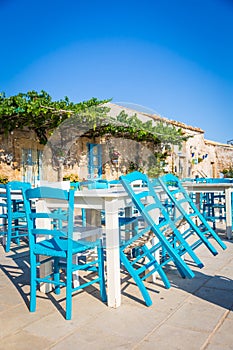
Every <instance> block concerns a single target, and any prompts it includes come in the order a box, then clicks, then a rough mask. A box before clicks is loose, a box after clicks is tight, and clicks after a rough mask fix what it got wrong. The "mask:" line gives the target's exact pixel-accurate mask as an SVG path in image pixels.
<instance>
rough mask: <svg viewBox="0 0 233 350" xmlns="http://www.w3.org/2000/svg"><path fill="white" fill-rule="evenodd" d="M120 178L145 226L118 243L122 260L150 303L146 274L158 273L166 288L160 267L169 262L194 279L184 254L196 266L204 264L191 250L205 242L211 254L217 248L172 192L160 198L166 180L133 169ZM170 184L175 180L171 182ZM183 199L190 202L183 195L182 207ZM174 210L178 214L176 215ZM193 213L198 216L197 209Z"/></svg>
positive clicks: (167, 281)
mask: <svg viewBox="0 0 233 350" xmlns="http://www.w3.org/2000/svg"><path fill="white" fill-rule="evenodd" d="M120 180H121V182H122V185H123V186H124V188H125V190H126V191H127V193H128V194H129V196H130V197H131V198H132V201H133V203H134V205H135V206H136V208H137V209H138V210H139V212H140V214H141V215H142V217H143V219H144V221H145V227H144V228H143V229H141V230H139V231H138V233H137V234H135V235H134V236H133V237H131V238H130V239H129V240H126V241H122V242H121V247H120V258H121V263H122V264H123V265H124V267H125V268H126V270H127V271H128V272H129V274H130V275H131V276H132V278H133V279H134V281H135V282H136V284H137V286H138V287H139V290H140V292H141V294H142V296H143V298H144V300H145V303H146V305H147V306H150V305H151V304H152V301H151V298H150V295H149V293H148V291H147V289H146V287H145V285H144V283H143V282H144V280H145V279H146V278H147V277H149V276H150V275H151V274H153V273H155V272H157V273H158V274H159V275H160V277H161V279H162V281H163V283H164V285H165V287H166V288H169V287H170V283H169V280H168V278H167V276H166V274H165V272H164V269H163V267H164V266H165V265H167V264H168V263H171V262H172V263H173V264H174V265H175V267H176V268H177V269H178V271H179V273H180V275H181V276H182V277H184V278H185V277H188V278H193V277H194V272H193V271H192V270H191V269H190V267H189V266H188V264H187V263H186V262H185V260H184V254H187V255H189V257H190V258H191V259H192V261H193V262H194V263H195V264H196V265H197V266H198V267H199V268H202V267H203V266H204V265H203V263H202V262H201V261H200V259H199V258H198V256H197V255H196V253H195V251H194V250H195V249H196V248H197V247H198V246H199V245H201V244H202V243H204V244H205V245H206V246H207V247H208V249H209V250H210V251H211V252H212V253H213V254H214V255H216V254H217V251H216V249H215V248H214V247H213V245H212V244H211V243H210V242H209V240H208V238H207V236H206V235H207V232H200V231H199V229H198V228H197V226H195V225H194V224H193V223H192V224H191V216H190V217H189V216H188V214H187V213H186V212H185V211H183V209H182V211H181V208H179V206H178V204H177V201H176V200H174V194H173V195H172V196H167V198H165V200H164V199H163V200H161V199H160V198H159V194H158V192H160V194H162V193H163V194H164V191H166V190H167V187H166V186H165V185H164V187H162V183H163V184H164V183H165V179H161V182H158V181H157V180H156V181H155V180H154V181H152V182H151V181H150V180H149V179H148V177H147V176H146V175H145V174H142V173H140V172H134V173H131V174H128V175H126V176H121V177H120ZM138 180H141V181H142V182H143V184H144V187H143V188H141V189H140V190H139V191H138V190H137V189H136V188H134V186H133V183H134V182H135V181H138ZM162 180H164V181H162ZM166 180H167V179H166ZM171 180H172V181H173V180H176V179H175V178H172V179H169V184H170V183H171V182H170V181H171ZM173 185H174V183H172V186H173ZM184 201H188V203H190V202H189V201H191V199H190V197H189V196H188V195H187V198H186V194H185V199H184V198H183V200H182V201H181V202H179V205H181V207H182V203H183V202H184ZM191 207H192V205H191ZM193 210H194V209H193ZM176 212H179V213H180V214H179V215H178V214H177V213H176ZM195 214H196V215H199V213H197V209H196V208H195ZM184 220H185V221H186V222H188V223H189V227H188V228H187V229H186V230H184V229H183V227H181V223H182V222H183V221H184ZM203 222H204V223H205V224H206V225H207V226H206V231H207V230H208V234H209V235H211V237H213V238H214V239H215V240H216V241H217V242H218V243H219V245H220V246H221V247H222V248H223V249H225V248H226V246H225V244H224V243H223V242H222V241H221V240H220V239H219V237H218V236H217V235H216V234H215V232H214V231H213V230H212V229H211V228H210V227H209V225H208V223H207V222H206V221H205V220H203ZM191 235H192V238H193V237H194V238H195V239H194V242H193V239H192V242H191V243H190V242H189V237H190V236H191ZM135 247H137V254H136V255H134V256H133V257H132V254H129V251H130V250H131V249H135Z"/></svg>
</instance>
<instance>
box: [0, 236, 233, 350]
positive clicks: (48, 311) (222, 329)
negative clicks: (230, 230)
mask: <svg viewBox="0 0 233 350" xmlns="http://www.w3.org/2000/svg"><path fill="white" fill-rule="evenodd" d="M220 235H221V236H222V238H223V239H224V236H225V233H224V231H223V232H220ZM226 244H227V247H228V248H227V250H225V251H222V250H221V248H219V247H218V246H217V245H216V244H214V245H215V246H216V248H217V249H218V251H219V254H218V255H217V256H216V257H214V256H212V255H211V254H210V253H209V251H208V250H207V249H206V248H205V247H204V246H201V247H200V248H199V249H198V250H197V251H196V252H197V253H198V256H199V257H200V258H201V260H202V261H203V263H204V264H205V266H204V268H203V269H201V270H200V269H198V268H196V267H195V266H192V264H191V263H190V266H191V267H192V269H193V270H194V271H195V274H196V276H195V278H193V279H191V280H187V279H182V278H181V277H180V276H179V275H178V273H177V271H176V270H175V269H172V268H170V269H169V270H167V273H168V277H169V279H170V281H171V283H172V287H171V289H169V290H166V289H164V288H163V285H162V283H161V282H160V280H159V279H158V281H157V282H156V284H152V283H147V286H148V288H149V290H150V295H151V296H152V299H153V305H152V306H151V307H149V308H148V307H146V306H145V304H144V302H143V300H142V298H141V295H140V293H139V291H138V289H137V287H136V286H135V285H134V283H133V281H131V280H127V278H126V276H124V275H122V305H121V307H119V308H118V309H112V308H108V307H107V306H106V304H105V303H103V302H102V301H101V300H100V298H99V292H98V290H97V289H96V288H95V287H94V286H92V287H91V288H89V289H88V290H85V291H80V292H79V293H78V294H77V295H75V296H74V297H73V318H72V321H66V320H65V318H64V306H65V305H64V294H62V295H61V296H59V298H58V296H54V294H53V293H51V294H48V295H45V294H42V293H40V292H38V298H37V311H36V312H35V313H30V312H29V311H28V300H29V259H28V251H27V249H25V247H21V248H18V247H16V246H15V247H13V249H12V251H11V252H10V253H8V254H5V251H4V249H3V247H2V246H0V267H1V269H0V349H1V350H8V349H12V350H14V349H18V350H21V349H22V350H27V349H30V350H31V349H33V350H40V349H43V350H45V349H56V350H60V349H62V350H65V349H80V350H82V349H85V350H86V349H97V350H98V349H143V350H144V349H160V350H163V349H164V350H168V349H169V350H173V349H176V350H178V349H185V350H186V349H189V350H196V349H202V350H204V349H208V350H210V349H211V350H223V349H224V350H227V349H233V241H226Z"/></svg>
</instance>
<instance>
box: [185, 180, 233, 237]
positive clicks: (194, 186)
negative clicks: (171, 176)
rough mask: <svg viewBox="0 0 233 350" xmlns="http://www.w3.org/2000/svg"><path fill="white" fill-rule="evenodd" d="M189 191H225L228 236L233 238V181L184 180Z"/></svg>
mask: <svg viewBox="0 0 233 350" xmlns="http://www.w3.org/2000/svg"><path fill="white" fill-rule="evenodd" d="M182 185H183V186H184V188H185V189H187V190H188V191H189V192H195V193H201V192H203V193H205V192H224V193H225V204H226V236H227V238H228V239H231V238H232V204H231V195H232V192H233V183H225V182H223V183H214V182H213V183H201V182H197V183H196V182H184V183H182Z"/></svg>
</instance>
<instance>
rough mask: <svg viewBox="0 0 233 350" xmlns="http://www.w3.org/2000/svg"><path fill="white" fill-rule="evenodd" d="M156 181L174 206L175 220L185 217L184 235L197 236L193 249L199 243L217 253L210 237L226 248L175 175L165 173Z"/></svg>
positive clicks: (214, 253)
mask: <svg viewBox="0 0 233 350" xmlns="http://www.w3.org/2000/svg"><path fill="white" fill-rule="evenodd" d="M158 183H160V184H161V187H162V188H163V190H164V191H165V193H166V194H167V196H168V197H169V199H170V200H171V201H172V203H173V204H174V207H175V208H176V218H175V220H176V221H179V220H181V219H185V224H186V225H187V229H186V232H185V235H186V237H190V236H192V238H193V237H194V235H195V236H196V237H197V240H196V241H195V243H193V246H192V248H193V249H196V248H197V247H198V246H200V245H201V244H205V245H206V247H207V248H208V249H209V250H210V252H211V253H212V254H213V255H217V253H218V252H217V250H216V248H215V247H214V246H213V245H212V243H211V242H210V239H213V240H215V241H216V242H217V243H218V244H219V246H220V247H221V248H222V249H226V245H225V243H224V242H223V241H222V240H221V239H220V238H219V236H218V235H217V233H216V232H215V231H214V230H213V229H212V228H211V227H210V225H209V224H208V222H207V220H206V219H205V217H204V216H203V215H202V214H201V213H200V211H199V210H198V209H197V207H196V205H195V204H194V203H193V201H192V200H191V198H190V196H189V194H188V193H187V191H186V190H185V189H184V187H183V186H182V183H181V182H180V180H179V179H178V178H177V177H176V176H174V175H173V174H166V175H164V176H161V177H160V178H159V179H158V182H157V184H158Z"/></svg>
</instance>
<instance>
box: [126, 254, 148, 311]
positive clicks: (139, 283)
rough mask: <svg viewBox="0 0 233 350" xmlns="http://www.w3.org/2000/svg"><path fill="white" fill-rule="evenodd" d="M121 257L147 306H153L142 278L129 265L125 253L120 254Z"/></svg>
mask: <svg viewBox="0 0 233 350" xmlns="http://www.w3.org/2000/svg"><path fill="white" fill-rule="evenodd" d="M120 257H121V261H122V262H123V264H124V266H125V268H126V269H127V271H128V272H129V273H130V275H131V276H132V278H133V279H134V281H135V282H136V284H137V286H138V288H139V290H140V292H141V294H142V296H143V298H144V300H145V303H146V305H147V306H151V305H152V300H151V297H150V295H149V293H148V291H147V289H146V287H145V286H144V284H143V282H142V280H141V278H140V277H139V276H138V274H137V272H136V271H135V270H134V268H133V267H132V266H131V264H130V263H129V261H128V259H127V257H126V256H125V254H124V252H122V251H121V252H120Z"/></svg>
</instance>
